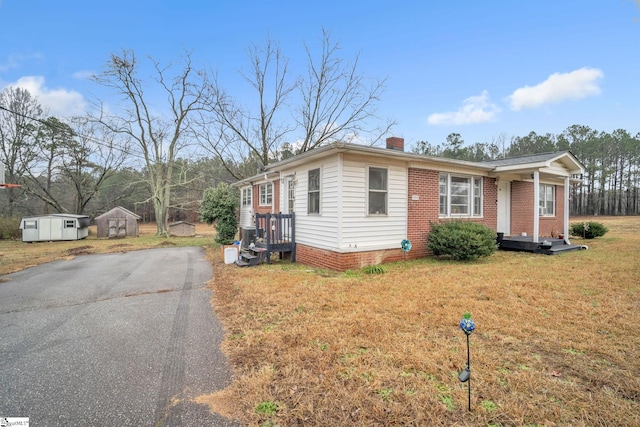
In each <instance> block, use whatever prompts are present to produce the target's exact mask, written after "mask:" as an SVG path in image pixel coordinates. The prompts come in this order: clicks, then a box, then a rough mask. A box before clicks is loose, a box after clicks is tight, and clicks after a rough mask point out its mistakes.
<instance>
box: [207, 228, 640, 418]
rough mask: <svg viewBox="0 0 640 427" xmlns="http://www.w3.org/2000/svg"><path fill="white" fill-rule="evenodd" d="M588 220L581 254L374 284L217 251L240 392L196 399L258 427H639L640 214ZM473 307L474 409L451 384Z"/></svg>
mask: <svg viewBox="0 0 640 427" xmlns="http://www.w3.org/2000/svg"><path fill="white" fill-rule="evenodd" d="M590 219H594V218H590ZM594 220H596V221H601V222H603V223H605V225H606V226H607V227H608V228H609V229H610V231H609V233H608V234H607V235H605V236H604V237H601V238H598V239H594V240H587V241H585V242H583V241H582V239H579V238H573V239H572V243H579V244H582V243H585V244H587V245H589V250H586V251H579V252H573V253H567V254H563V255H557V256H545V255H534V254H529V253H517V252H498V253H497V254H495V255H493V256H492V257H490V258H488V259H484V260H481V261H480V262H477V263H455V262H451V261H437V260H434V259H424V260H420V261H413V262H399V263H395V264H388V265H387V266H386V271H387V272H386V273H384V274H377V275H375V274H365V273H363V272H360V271H350V272H345V273H334V272H330V271H319V270H315V269H310V268H308V267H305V266H303V265H298V264H289V263H288V262H278V263H275V264H273V265H262V266H259V267H255V268H243V269H242V268H237V267H235V266H229V265H224V264H223V263H222V262H221V257H220V256H217V255H218V254H217V252H214V255H216V259H214V261H213V266H214V280H213V281H212V283H211V287H212V289H213V291H214V300H213V304H214V306H215V310H216V312H217V314H218V315H219V317H220V318H221V320H222V321H223V323H224V324H225V326H226V328H227V334H226V340H225V342H224V344H223V347H224V350H225V352H226V353H227V355H228V357H229V360H230V362H231V364H232V365H233V367H234V370H235V381H234V382H233V384H232V385H231V386H230V387H229V388H228V389H226V390H223V391H221V392H218V393H215V394H213V395H208V396H201V397H200V398H199V399H198V401H199V402H205V403H209V404H210V405H211V407H212V409H213V410H215V411H217V412H221V413H223V414H225V415H227V416H232V417H235V418H237V419H240V420H242V421H243V422H244V423H246V424H247V425H259V426H276V425H280V426H289V425H292V426H295V425H300V426H301V425H305V426H328V425H330V426H351V425H361V426H375V425H378V426H389V425H421V426H422V425H425V426H426V425H429V426H432V425H445V426H450V425H469V426H490V425H491V426H498V425H500V426H543V425H546V426H555V425H572V426H612V425H615V426H632V425H634V426H635V425H640V362H639V360H640V329H639V328H638V325H639V324H640V323H639V320H638V319H639V316H640V310H639V309H640V302H639V301H640V298H639V297H640V261H638V260H640V218H638V217H634V218H595V219H594ZM575 221H578V220H577V219H575V220H573V221H572V222H575ZM467 311H468V312H471V313H472V315H473V320H474V321H475V323H476V331H475V332H474V333H473V334H472V335H471V386H472V411H471V412H468V411H467V387H466V384H462V383H460V382H459V381H458V373H459V372H460V370H462V369H463V368H464V366H465V364H466V339H465V335H464V333H463V332H462V331H461V330H460V328H459V326H458V323H459V321H460V319H461V317H462V315H463V313H464V312H467Z"/></svg>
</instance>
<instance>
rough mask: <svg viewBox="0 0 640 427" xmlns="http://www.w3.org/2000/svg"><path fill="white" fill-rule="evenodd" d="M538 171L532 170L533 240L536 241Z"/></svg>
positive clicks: (538, 192) (537, 234) (538, 197)
mask: <svg viewBox="0 0 640 427" xmlns="http://www.w3.org/2000/svg"><path fill="white" fill-rule="evenodd" d="M539 200H540V172H539V171H537V170H535V171H533V236H532V237H533V242H534V243H538V240H539V239H538V236H539V234H540V202H539Z"/></svg>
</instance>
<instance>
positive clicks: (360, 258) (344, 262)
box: [296, 243, 404, 271]
mask: <svg viewBox="0 0 640 427" xmlns="http://www.w3.org/2000/svg"><path fill="white" fill-rule="evenodd" d="M398 246H399V245H398ZM403 256H404V254H403V252H402V249H400V248H399V247H398V249H385V250H378V251H367V252H348V253H340V252H334V251H329V250H326V249H318V248H314V247H311V246H306V245H302V244H300V243H298V244H296V261H297V262H300V263H302V264H305V265H310V266H312V267H319V268H328V269H331V270H338V271H344V270H355V269H359V268H362V267H365V266H367V265H377V264H382V263H385V262H393V261H400V260H402V259H403Z"/></svg>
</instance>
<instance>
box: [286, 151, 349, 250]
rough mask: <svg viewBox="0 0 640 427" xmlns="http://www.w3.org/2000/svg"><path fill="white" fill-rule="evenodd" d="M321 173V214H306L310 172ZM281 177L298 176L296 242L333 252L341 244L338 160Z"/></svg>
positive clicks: (301, 168)
mask: <svg viewBox="0 0 640 427" xmlns="http://www.w3.org/2000/svg"><path fill="white" fill-rule="evenodd" d="M313 169H319V171H320V190H321V191H320V202H319V203H320V205H319V206H320V215H318V214H309V213H307V205H308V188H309V173H308V172H309V171H310V170H313ZM281 173H282V175H284V176H286V175H292V174H295V176H296V182H295V199H294V211H295V212H296V242H297V243H300V244H303V245H310V246H315V247H319V248H326V249H334V248H336V247H337V242H338V214H337V212H338V210H337V206H338V195H339V188H338V159H337V157H331V158H329V159H325V160H324V161H322V162H314V163H310V164H308V165H304V166H301V167H298V168H295V169H287V170H283V171H282V172H281Z"/></svg>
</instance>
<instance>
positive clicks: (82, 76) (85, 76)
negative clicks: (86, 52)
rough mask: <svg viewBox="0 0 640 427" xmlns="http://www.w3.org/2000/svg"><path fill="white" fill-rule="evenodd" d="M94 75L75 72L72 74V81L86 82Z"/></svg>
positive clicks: (86, 72)
mask: <svg viewBox="0 0 640 427" xmlns="http://www.w3.org/2000/svg"><path fill="white" fill-rule="evenodd" d="M95 74H96V73H94V72H93V71H86V70H83V71H76V72H75V73H73V78H74V79H79V80H88V79H90V78H92V77H93V76H95Z"/></svg>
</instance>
